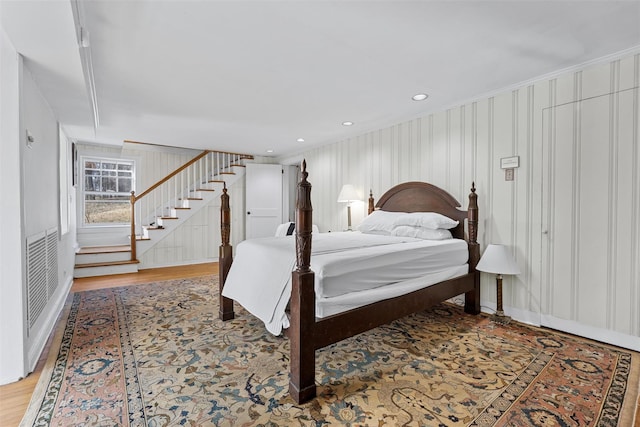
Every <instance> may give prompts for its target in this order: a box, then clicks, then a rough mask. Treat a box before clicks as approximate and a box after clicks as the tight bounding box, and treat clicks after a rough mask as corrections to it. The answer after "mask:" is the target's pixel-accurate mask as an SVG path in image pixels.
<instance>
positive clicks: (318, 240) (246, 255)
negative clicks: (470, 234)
mask: <svg viewBox="0 0 640 427" xmlns="http://www.w3.org/2000/svg"><path fill="white" fill-rule="evenodd" d="M467 256H468V250H467V243H466V242H465V241H464V240H459V239H451V240H444V241H433V240H420V239H415V238H406V237H391V236H378V235H371V234H362V233H359V232H348V233H323V234H317V235H314V236H313V243H312V257H311V268H312V270H313V271H314V272H315V273H316V283H315V290H316V296H317V302H318V303H317V314H316V315H317V316H328V315H330V314H335V313H338V312H340V311H344V310H348V309H350V308H354V307H357V306H361V305H366V304H369V303H371V302H374V301H377V300H381V299H386V298H391V297H393V296H397V295H400V294H395V295H392V294H389V293H388V292H387V291H382V290H381V288H383V287H386V285H388V284H392V283H404V284H405V285H407V283H405V282H410V283H409V284H408V285H407V286H417V287H416V288H415V289H412V290H416V289H420V288H421V287H425V286H427V285H428V284H429V280H428V279H429V276H430V275H432V276H431V277H433V278H435V279H437V280H435V281H432V283H437V282H440V281H442V280H445V279H446V278H451V277H455V276H452V275H453V274H457V273H459V272H460V271H463V270H464V271H463V272H462V273H461V274H465V273H466V269H467V268H468V267H467V266H466V262H467ZM416 264H420V266H416ZM294 268H295V241H294V238H293V237H292V236H288V237H281V238H263V239H252V240H246V241H244V242H242V243H240V244H239V245H238V247H237V250H236V256H235V259H234V261H233V264H232V266H231V270H230V271H229V275H228V276H227V280H226V282H225V286H224V290H223V292H222V294H223V295H224V296H225V297H228V298H231V299H233V300H235V301H237V302H239V303H240V304H241V305H242V306H243V307H244V308H245V309H247V310H248V311H249V312H250V313H252V314H253V315H255V316H256V317H258V318H259V319H261V320H262V321H263V322H264V323H265V326H266V327H267V329H268V330H269V331H270V332H271V333H273V334H274V335H278V334H280V333H281V331H282V329H283V328H287V327H289V319H288V317H287V315H286V313H285V310H286V306H287V304H288V302H289V299H290V296H291V271H292V270H293V269H294ZM458 275H460V274H458ZM440 277H445V278H440ZM414 279H416V280H417V281H415V282H411V281H412V280H414ZM425 279H427V280H425ZM379 288H380V289H379ZM401 289H403V288H402V286H397V287H396V288H395V291H393V292H403V293H407V292H411V291H412V290H406V289H403V290H402V291H401ZM367 293H368V294H367ZM358 294H360V296H361V297H362V298H363V299H361V300H359V301H358ZM389 295H391V296H389ZM340 298H341V299H342V300H341V299H340ZM371 298H378V299H377V300H371Z"/></svg>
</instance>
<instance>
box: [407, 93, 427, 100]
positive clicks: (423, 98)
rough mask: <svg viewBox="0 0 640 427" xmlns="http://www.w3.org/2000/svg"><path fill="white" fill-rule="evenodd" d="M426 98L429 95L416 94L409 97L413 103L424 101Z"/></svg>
mask: <svg viewBox="0 0 640 427" xmlns="http://www.w3.org/2000/svg"><path fill="white" fill-rule="evenodd" d="M428 97H429V95H427V94H426V93H417V94H415V95H413V96H412V97H411V99H413V100H414V101H424V100H425V99H427V98H428Z"/></svg>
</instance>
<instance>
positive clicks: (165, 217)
mask: <svg viewBox="0 0 640 427" xmlns="http://www.w3.org/2000/svg"><path fill="white" fill-rule="evenodd" d="M160 219H178V217H177V216H161V217H160ZM149 230H151V229H149Z"/></svg>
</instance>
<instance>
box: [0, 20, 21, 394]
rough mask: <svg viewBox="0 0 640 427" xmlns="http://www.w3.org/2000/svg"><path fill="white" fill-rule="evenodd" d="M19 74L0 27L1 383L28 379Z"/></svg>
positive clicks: (13, 52) (19, 67)
mask: <svg viewBox="0 0 640 427" xmlns="http://www.w3.org/2000/svg"><path fill="white" fill-rule="evenodd" d="M1 11H2V8H0V13H1ZM20 70H21V61H20V58H19V57H18V54H17V53H16V51H15V49H14V47H13V46H12V45H11V43H10V42H9V39H8V38H7V36H6V34H5V32H4V30H3V29H2V28H1V27H0V141H1V142H0V150H1V154H0V200H2V209H0V263H1V264H0V324H1V325H2V327H1V328H0V384H6V383H8V382H12V381H16V380H18V379H19V378H20V377H22V376H24V375H25V374H26V367H25V356H24V355H25V348H24V345H23V338H24V335H25V330H24V322H23V320H22V319H23V318H24V303H23V302H24V296H23V289H24V279H23V277H24V275H23V268H24V267H23V266H24V264H23V261H24V260H23V253H24V249H23V239H22V204H21V191H20V181H19V179H18V178H17V177H19V176H20V126H19V105H20V102H19V99H20V98H19V91H18V87H19V80H20Z"/></svg>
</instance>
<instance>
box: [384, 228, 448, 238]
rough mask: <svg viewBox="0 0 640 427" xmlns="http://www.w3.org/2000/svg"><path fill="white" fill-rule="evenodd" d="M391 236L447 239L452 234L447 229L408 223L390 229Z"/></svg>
mask: <svg viewBox="0 0 640 427" xmlns="http://www.w3.org/2000/svg"><path fill="white" fill-rule="evenodd" d="M391 235H392V236H399V237H415V238H417V239H422V240H447V239H452V238H453V236H452V235H451V232H450V231H449V230H446V229H444V228H439V229H437V230H433V229H431V228H424V227H411V226H410V225H399V226H397V227H395V228H394V229H393V230H392V231H391Z"/></svg>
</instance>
